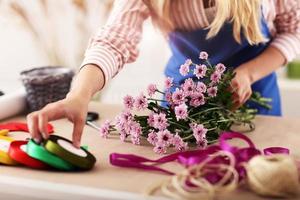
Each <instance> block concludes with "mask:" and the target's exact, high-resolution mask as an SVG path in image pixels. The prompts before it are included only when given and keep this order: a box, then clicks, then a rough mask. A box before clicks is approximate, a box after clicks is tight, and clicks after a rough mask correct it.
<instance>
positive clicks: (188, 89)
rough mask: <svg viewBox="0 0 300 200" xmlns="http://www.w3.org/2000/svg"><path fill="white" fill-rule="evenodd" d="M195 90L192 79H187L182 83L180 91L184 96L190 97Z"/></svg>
mask: <svg viewBox="0 0 300 200" xmlns="http://www.w3.org/2000/svg"><path fill="white" fill-rule="evenodd" d="M194 89H195V83H194V81H193V79H191V78H188V79H186V80H185V81H184V83H183V84H182V90H183V92H184V95H185V96H189V95H192V94H193V92H194Z"/></svg>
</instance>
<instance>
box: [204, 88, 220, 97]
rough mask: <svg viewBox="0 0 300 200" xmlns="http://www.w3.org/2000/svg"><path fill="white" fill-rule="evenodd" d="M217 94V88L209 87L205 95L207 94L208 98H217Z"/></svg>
mask: <svg viewBox="0 0 300 200" xmlns="http://www.w3.org/2000/svg"><path fill="white" fill-rule="evenodd" d="M217 93H218V88H217V86H215V87H210V88H208V89H207V94H208V96H210V97H215V96H217Z"/></svg>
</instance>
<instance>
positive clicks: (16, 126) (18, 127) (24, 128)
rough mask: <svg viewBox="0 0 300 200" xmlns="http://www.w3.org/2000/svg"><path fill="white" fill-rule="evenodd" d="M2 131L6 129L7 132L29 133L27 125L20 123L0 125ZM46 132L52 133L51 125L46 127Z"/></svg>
mask: <svg viewBox="0 0 300 200" xmlns="http://www.w3.org/2000/svg"><path fill="white" fill-rule="evenodd" d="M2 129H7V130H9V131H24V132H29V130H28V126H27V124H26V123H22V122H8V123H5V124H0V130H2ZM47 130H48V133H53V132H54V129H53V126H52V125H51V124H48V125H47Z"/></svg>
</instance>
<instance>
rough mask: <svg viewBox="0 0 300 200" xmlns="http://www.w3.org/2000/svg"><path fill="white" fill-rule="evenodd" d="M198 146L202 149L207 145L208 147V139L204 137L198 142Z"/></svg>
mask: <svg viewBox="0 0 300 200" xmlns="http://www.w3.org/2000/svg"><path fill="white" fill-rule="evenodd" d="M198 146H199V147H200V148H201V149H204V148H205V147H207V139H206V138H203V139H202V141H200V142H199V143H198Z"/></svg>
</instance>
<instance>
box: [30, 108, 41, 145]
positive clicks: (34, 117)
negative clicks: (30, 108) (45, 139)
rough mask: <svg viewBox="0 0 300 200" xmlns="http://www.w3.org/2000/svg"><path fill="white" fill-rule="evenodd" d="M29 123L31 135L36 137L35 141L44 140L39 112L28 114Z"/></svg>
mask: <svg viewBox="0 0 300 200" xmlns="http://www.w3.org/2000/svg"><path fill="white" fill-rule="evenodd" d="M27 123H28V129H29V133H30V134H31V137H32V138H34V141H35V142H37V143H40V142H41V141H42V137H41V135H40V132H39V130H38V129H39V128H38V113H37V112H33V113H30V114H29V115H27Z"/></svg>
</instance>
